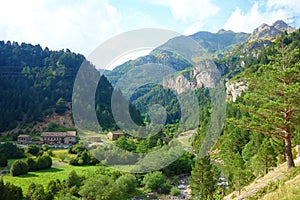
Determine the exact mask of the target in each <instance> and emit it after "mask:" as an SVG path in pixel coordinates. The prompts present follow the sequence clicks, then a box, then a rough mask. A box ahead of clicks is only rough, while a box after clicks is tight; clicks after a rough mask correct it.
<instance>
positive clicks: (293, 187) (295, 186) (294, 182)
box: [262, 174, 300, 200]
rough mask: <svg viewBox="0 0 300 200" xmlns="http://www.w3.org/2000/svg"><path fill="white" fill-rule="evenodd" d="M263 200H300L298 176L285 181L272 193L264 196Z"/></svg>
mask: <svg viewBox="0 0 300 200" xmlns="http://www.w3.org/2000/svg"><path fill="white" fill-rule="evenodd" d="M262 199H263V200H277V199H278V200H279V199H280V200H298V199H300V174H299V175H297V176H296V177H295V178H293V179H291V180H289V181H287V182H286V183H285V184H284V185H283V186H281V187H279V188H278V189H277V190H275V191H274V192H271V193H269V194H267V195H265V196H264V197H263V198H262Z"/></svg>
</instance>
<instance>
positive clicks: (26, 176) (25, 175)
mask: <svg viewBox="0 0 300 200" xmlns="http://www.w3.org/2000/svg"><path fill="white" fill-rule="evenodd" d="M18 177H20V178H32V177H38V175H36V174H33V173H29V174H24V175H21V176H18Z"/></svg>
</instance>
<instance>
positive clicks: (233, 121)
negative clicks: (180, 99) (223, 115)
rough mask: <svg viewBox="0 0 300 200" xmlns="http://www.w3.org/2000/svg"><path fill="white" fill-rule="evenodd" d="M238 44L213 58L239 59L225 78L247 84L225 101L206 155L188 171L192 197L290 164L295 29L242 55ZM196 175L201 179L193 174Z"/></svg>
mask: <svg viewBox="0 0 300 200" xmlns="http://www.w3.org/2000/svg"><path fill="white" fill-rule="evenodd" d="M245 45H247V44H245ZM242 49H243V46H240V47H239V48H236V50H235V51H232V52H231V53H230V54H228V55H227V56H225V57H223V58H221V59H218V60H217V62H219V63H223V64H225V63H226V65H227V66H239V65H237V63H244V64H245V65H244V66H243V67H241V66H240V67H237V68H235V70H232V71H231V72H230V73H228V74H226V75H225V77H227V78H226V80H227V82H229V83H232V82H246V83H247V84H246V85H247V88H248V89H246V90H244V91H243V92H242V95H241V96H238V97H237V99H236V101H235V102H232V101H229V102H228V103H227V120H226V123H225V125H224V128H223V133H222V135H221V137H220V138H219V141H218V143H217V145H216V146H215V147H214V150H213V151H211V153H210V159H208V158H209V157H208V158H207V157H205V158H198V159H196V164H195V166H194V168H193V170H192V176H191V187H192V194H193V195H194V197H197V196H198V195H199V194H200V193H202V194H205V195H206V198H216V196H218V195H220V194H222V193H224V192H225V193H228V192H230V191H234V190H236V191H241V190H242V188H243V187H244V186H246V185H248V184H249V183H251V182H252V181H253V180H254V179H256V178H258V177H262V176H264V175H266V174H268V173H269V172H270V171H271V170H272V169H273V168H275V167H277V166H278V165H279V164H281V163H283V162H287V164H286V165H287V166H286V169H291V168H293V167H295V164H294V162H293V159H295V158H296V155H297V148H296V147H297V145H299V144H300V132H299V130H300V126H299V120H300V107H299V103H298V102H299V101H300V95H299V93H300V85H299V83H300V79H299V77H300V64H299V63H300V54H299V49H300V30H297V31H295V32H293V33H291V34H289V35H288V34H285V35H283V36H282V37H280V38H278V39H277V40H276V41H274V42H273V43H272V44H270V45H268V46H266V47H260V48H256V49H253V50H252V52H251V51H248V52H246V55H247V56H242V55H245V51H244V52H243V51H242ZM254 51H255V54H254V53H253V52H254ZM229 78H230V79H229ZM238 89H239V88H238V87H237V88H236V90H238ZM206 124H207V123H202V124H201V125H200V129H199V130H198V132H197V135H196V140H195V141H194V143H193V146H194V148H195V149H199V148H200V146H201V144H202V140H203V137H204V136H205V134H207V133H206V132H207V128H206ZM298 153H299V152H298ZM209 160H210V161H209ZM212 161H215V162H212ZM220 173H221V175H220ZM214 174H218V175H217V176H215V175H214ZM202 175H204V179H200V178H199V177H201V176H202ZM213 177H217V178H216V179H214V178H213ZM220 177H222V180H224V178H225V180H226V181H227V182H226V184H225V185H223V186H224V187H222V185H221V187H216V185H218V184H216V183H217V182H219V181H220V180H221V179H220ZM227 184H228V185H227ZM199 185H200V187H199ZM226 185H227V186H226ZM226 187H228V189H226ZM222 191H223V192H222Z"/></svg>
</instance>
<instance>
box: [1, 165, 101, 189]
mask: <svg viewBox="0 0 300 200" xmlns="http://www.w3.org/2000/svg"><path fill="white" fill-rule="evenodd" d="M97 168H98V167H97V166H71V165H64V166H60V167H54V168H51V169H47V170H41V171H36V172H28V174H26V175H22V176H17V177H12V176H10V175H9V174H8V175H5V176H4V177H3V180H4V182H11V183H13V184H14V185H17V186H20V187H21V188H22V190H23V193H26V191H27V189H28V186H29V185H30V184H31V183H35V184H42V185H43V186H44V187H45V188H46V187H47V185H48V183H49V181H51V180H56V179H59V180H64V179H66V178H67V176H68V174H69V173H70V172H71V171H72V170H75V171H76V172H77V174H79V175H84V176H92V175H93V173H95V172H96V170H97Z"/></svg>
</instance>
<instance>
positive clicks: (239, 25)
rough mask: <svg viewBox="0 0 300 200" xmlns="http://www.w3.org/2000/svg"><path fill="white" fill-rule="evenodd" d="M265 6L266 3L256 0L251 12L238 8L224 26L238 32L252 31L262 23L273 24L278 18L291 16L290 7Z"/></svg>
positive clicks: (283, 18)
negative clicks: (275, 7)
mask: <svg viewBox="0 0 300 200" xmlns="http://www.w3.org/2000/svg"><path fill="white" fill-rule="evenodd" d="M264 6H265V5H264V4H259V3H258V2H255V3H254V4H253V6H252V8H251V9H250V10H249V12H246V13H244V12H243V11H242V10H241V9H240V8H236V9H235V10H234V11H233V12H232V14H231V16H230V17H229V18H228V20H227V21H226V23H225V24H224V26H223V28H224V29H226V30H233V31H236V32H239V31H243V32H252V31H253V30H254V29H255V28H257V27H258V26H260V25H261V24H262V23H267V24H269V25H271V24H272V23H273V22H275V21H276V20H279V19H280V20H286V19H287V18H288V17H289V16H290V11H289V10H288V9H283V8H281V7H279V8H277V9H274V8H269V7H268V6H267V7H264ZM262 8H265V9H262ZM261 10H264V11H261Z"/></svg>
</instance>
